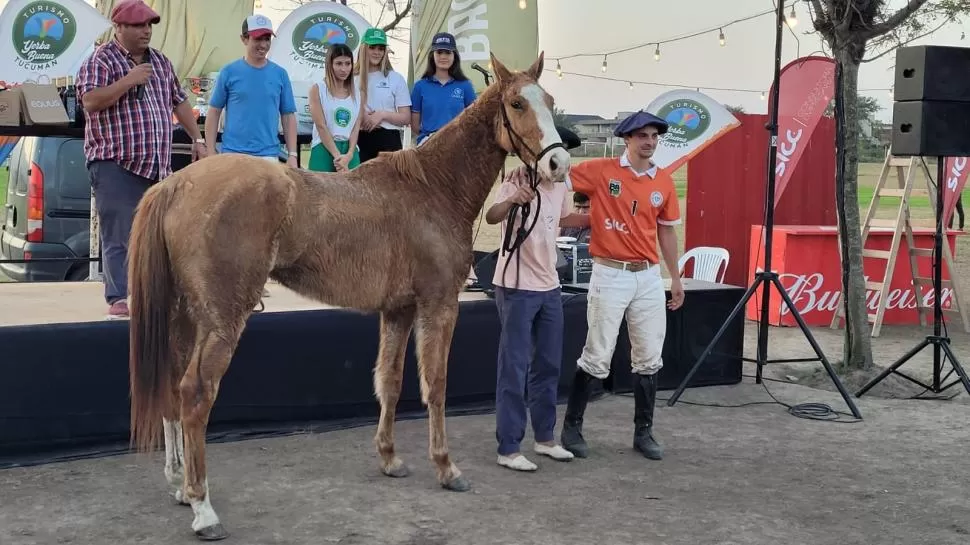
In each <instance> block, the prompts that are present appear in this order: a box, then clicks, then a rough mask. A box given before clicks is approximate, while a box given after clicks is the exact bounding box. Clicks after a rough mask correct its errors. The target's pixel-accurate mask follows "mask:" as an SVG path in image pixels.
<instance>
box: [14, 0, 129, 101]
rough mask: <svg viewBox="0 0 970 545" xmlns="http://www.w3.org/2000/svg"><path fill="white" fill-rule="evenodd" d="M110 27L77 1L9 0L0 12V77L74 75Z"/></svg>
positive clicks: (21, 80)
mask: <svg viewBox="0 0 970 545" xmlns="http://www.w3.org/2000/svg"><path fill="white" fill-rule="evenodd" d="M110 26H111V22H110V21H108V19H106V18H105V17H104V16H103V15H102V14H101V13H100V12H99V11H98V10H96V9H95V8H94V7H92V6H91V5H89V4H88V3H86V2H84V1H83V0H52V1H47V0H10V1H9V2H7V5H6V6H5V7H4V9H3V12H2V13H0V30H2V31H0V36H3V40H0V74H2V76H0V79H3V80H4V81H6V82H7V83H24V82H37V83H48V82H50V81H52V80H53V79H54V78H58V77H63V76H76V75H77V70H78V68H80V65H81V63H82V62H84V59H86V58H87V57H88V56H89V55H90V54H91V52H92V51H93V50H94V42H95V40H96V39H97V38H98V36H100V35H101V34H102V33H103V32H104V31H105V30H107V29H108V28H109V27H110Z"/></svg>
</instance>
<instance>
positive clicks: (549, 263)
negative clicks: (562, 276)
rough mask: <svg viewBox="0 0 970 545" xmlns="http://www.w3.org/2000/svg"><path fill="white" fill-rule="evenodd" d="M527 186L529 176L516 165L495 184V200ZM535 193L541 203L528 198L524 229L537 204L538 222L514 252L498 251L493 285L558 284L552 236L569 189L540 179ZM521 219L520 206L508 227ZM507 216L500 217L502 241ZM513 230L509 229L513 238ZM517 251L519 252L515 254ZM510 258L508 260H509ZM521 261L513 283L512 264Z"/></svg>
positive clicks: (565, 207) (547, 286) (538, 287)
mask: <svg viewBox="0 0 970 545" xmlns="http://www.w3.org/2000/svg"><path fill="white" fill-rule="evenodd" d="M520 185H522V186H528V185H529V177H528V174H527V173H526V169H525V166H520V167H518V168H516V169H515V170H513V171H511V172H509V173H508V174H507V175H506V176H505V181H503V182H502V185H501V186H500V187H499V190H498V195H496V196H495V202H496V203H499V202H503V201H505V200H506V199H508V198H509V197H511V196H512V195H513V194H514V193H515V191H516V189H518V188H519V186H520ZM537 192H538V193H539V195H540V196H541V199H542V202H541V203H538V199H532V205H531V207H532V210H531V212H530V214H529V217H528V218H527V219H526V224H525V227H526V229H528V228H529V226H530V225H532V220H533V218H534V217H535V214H536V208H539V206H538V204H541V208H540V209H539V221H537V222H536V225H535V228H534V229H533V230H532V232H531V233H529V236H528V237H527V238H526V239H525V241H524V242H523V243H522V246H521V247H520V248H519V249H518V250H516V251H515V253H514V254H511V255H510V254H508V253H506V254H505V255H502V251H501V250H500V251H499V257H498V262H497V263H496V266H495V275H494V277H493V278H492V283H493V284H495V285H496V286H502V287H506V288H513V289H515V288H518V289H523V290H530V291H549V290H553V289H556V288H558V287H560V284H559V274H558V273H557V272H556V260H557V256H558V252H557V250H556V237H558V236H559V220H560V219H562V218H563V217H564V216H568V215H569V214H570V209H569V205H568V203H567V200H566V195H567V194H568V193H569V190H568V189H567V188H566V184H564V183H551V182H545V181H543V182H540V183H539V187H538V190H537ZM521 221H522V209H521V208H520V209H519V212H518V213H517V214H516V217H515V223H514V225H513V226H512V228H513V229H514V230H518V228H519V225H520V222H521ZM507 222H508V218H506V219H505V220H502V223H501V226H502V234H501V236H502V239H501V240H502V241H503V243H504V241H505V229H506V225H507ZM514 239H515V237H514V231H513V240H514ZM519 254H521V255H519ZM510 258H511V259H510ZM507 261H511V262H510V263H509V268H508V270H507V271H506V270H505V263H506V262H507ZM519 263H521V265H522V270H521V272H520V273H519V278H518V285H516V277H515V273H516V267H517V266H518V264H519Z"/></svg>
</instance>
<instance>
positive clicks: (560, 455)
mask: <svg viewBox="0 0 970 545" xmlns="http://www.w3.org/2000/svg"><path fill="white" fill-rule="evenodd" d="M535 450H536V454H542V455H543V456H548V457H550V458H552V459H553V460H556V461H559V462H568V461H570V460H572V459H573V458H575V456H574V455H573V453H572V452H569V451H568V450H566V449H564V448H562V446H560V445H553V446H551V447H547V446H546V445H543V444H542V443H536V448H535Z"/></svg>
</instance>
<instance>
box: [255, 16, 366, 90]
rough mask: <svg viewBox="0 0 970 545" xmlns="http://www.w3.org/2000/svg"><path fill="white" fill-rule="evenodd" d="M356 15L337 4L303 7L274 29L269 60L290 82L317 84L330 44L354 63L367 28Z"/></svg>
mask: <svg viewBox="0 0 970 545" xmlns="http://www.w3.org/2000/svg"><path fill="white" fill-rule="evenodd" d="M370 26H371V25H370V23H368V22H367V20H366V19H364V18H363V17H362V16H361V15H360V14H359V13H357V12H356V11H354V10H353V9H351V8H348V7H347V6H345V5H343V4H340V3H338V2H330V1H319V2H310V3H308V4H303V5H302V6H300V7H299V8H297V9H295V10H293V11H292V12H290V14H289V15H287V16H286V19H283V22H282V23H280V26H279V28H278V29H276V39H275V40H273V48H272V50H271V51H270V58H271V59H272V60H273V62H275V63H277V64H279V65H280V66H282V67H283V68H285V69H286V71H287V72H288V73H289V74H290V79H291V80H294V81H299V80H305V81H320V80H322V79H323V74H324V60H325V59H326V57H327V51H329V49H330V45H331V44H345V45H347V46H348V47H350V49H351V51H353V52H354V60H356V56H357V50H358V48H359V47H360V43H361V41H360V40H361V37H362V36H363V35H364V31H365V30H367V29H368V28H370Z"/></svg>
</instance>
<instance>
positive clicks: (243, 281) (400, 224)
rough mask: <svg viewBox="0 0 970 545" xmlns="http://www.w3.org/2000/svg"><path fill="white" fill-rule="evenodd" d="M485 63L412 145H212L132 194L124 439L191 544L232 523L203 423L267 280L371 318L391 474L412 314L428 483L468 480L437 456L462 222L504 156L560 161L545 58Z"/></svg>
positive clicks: (565, 163) (456, 484)
mask: <svg viewBox="0 0 970 545" xmlns="http://www.w3.org/2000/svg"><path fill="white" fill-rule="evenodd" d="M492 64H493V66H494V70H495V76H496V79H495V82H494V83H493V84H492V85H491V86H489V87H488V88H487V89H486V90H485V91H484V92H483V93H482V94H481V96H480V97H479V98H478V99H477V100H476V101H475V102H474V103H473V104H472V105H470V106H469V107H468V108H467V109H466V110H465V111H464V112H462V113H461V114H460V115H459V116H458V117H457V118H456V119H454V120H453V121H452V122H451V123H449V124H448V125H446V126H445V127H443V128H442V129H441V130H440V131H438V132H437V133H436V134H434V135H433V136H432V137H431V138H430V139H429V140H427V141H426V142H425V143H424V144H423V145H422V146H421V147H420V148H411V149H405V150H401V151H397V152H394V153H382V154H381V155H380V156H379V157H377V158H375V159H373V160H371V161H368V162H366V163H364V164H362V165H360V166H359V167H358V168H356V169H355V170H353V171H350V172H344V173H334V174H323V173H313V172H307V171H303V170H298V169H293V168H289V167H287V166H285V165H283V164H281V163H276V164H274V163H268V162H266V161H263V160H261V159H256V158H252V157H247V156H243V155H234V154H225V155H222V154H220V155H214V156H212V157H208V158H206V159H203V160H201V161H198V162H195V163H193V164H191V165H189V166H188V167H186V168H184V169H182V170H180V171H178V172H176V173H174V174H173V175H172V176H170V177H168V178H167V179H165V180H164V181H162V182H161V183H159V184H157V185H155V186H153V187H152V188H151V189H149V190H148V192H147V193H146V194H145V196H144V197H143V199H142V200H141V202H140V203H139V205H138V209H137V211H136V213H135V220H134V225H133V226H132V230H131V240H130V245H129V248H130V250H129V251H130V252H131V253H130V258H129V279H130V280H129V282H130V286H131V288H130V289H131V298H130V300H131V304H130V305H131V319H130V331H131V334H130V335H131V338H130V347H131V348H130V350H131V353H130V380H131V385H130V386H131V438H132V444H134V445H137V447H138V448H139V450H142V451H146V450H151V449H153V448H154V447H155V445H156V444H157V441H158V437H159V436H160V435H163V436H164V440H165V476H166V478H167V480H168V482H169V484H170V485H172V486H174V487H175V496H176V499H177V500H178V501H179V502H180V503H183V504H185V503H187V504H189V505H191V506H192V510H193V512H194V515H195V518H194V520H193V522H192V529H193V530H194V531H195V533H196V536H197V537H199V538H200V539H203V540H214V539H222V538H224V537H226V536H227V535H228V534H227V532H226V530H225V528H224V526H223V525H222V524H221V523H220V521H219V517H218V516H217V515H216V512H215V510H213V508H212V504H211V502H210V495H209V487H208V481H207V479H206V457H205V448H206V445H205V433H206V427H207V423H208V419H209V413H210V410H211V408H212V405H213V403H214V402H215V400H216V395H217V393H218V391H219V382H220V380H221V379H222V377H223V375H224V374H225V373H226V371H227V369H228V367H229V362H230V360H231V359H232V356H233V352H234V351H235V349H236V346H237V343H238V341H239V337H240V335H241V334H242V331H243V328H244V327H245V325H246V321H247V319H248V318H249V316H250V315H251V313H252V311H253V309H254V308H255V306H256V305H257V303H258V302H259V300H260V295H261V293H262V288H263V285H264V283H265V282H266V280H267V278H273V279H275V280H277V281H279V283H280V284H282V285H284V286H286V287H288V288H290V289H292V290H293V291H295V292H297V293H299V294H301V295H304V296H306V297H309V298H312V299H315V300H317V301H321V302H323V303H325V304H329V305H333V306H338V307H345V308H354V309H359V310H361V311H372V312H379V313H380V349H379V352H378V356H377V362H376V369H375V373H374V390H375V395H376V397H377V399H378V401H379V402H380V406H381V416H380V422H379V424H378V426H377V434H376V436H375V439H374V441H375V444H376V447H377V452H378V454H379V455H380V466H381V470H382V471H383V473H384V474H386V475H388V476H391V477H404V476H406V475H407V474H408V472H409V471H408V468H407V466H405V464H404V462H403V461H402V460H401V459H400V458H399V457H398V456H397V455H396V454H395V451H394V418H395V410H396V406H397V402H398V398H399V396H400V392H401V381H402V374H403V368H404V356H405V349H406V347H407V341H408V338H409V336H410V334H411V330H412V326H414V330H415V334H416V347H417V348H416V352H417V357H418V368H419V374H420V384H421V399H422V402H423V404H424V405H425V406H426V407H427V410H428V427H429V435H430V437H429V453H430V457H431V459H432V460H433V463H434V466H435V468H436V470H437V479H438V482H439V483H440V484H441V486H443V487H444V488H446V489H449V490H455V491H465V490H468V489H469V488H470V486H469V484H468V481H467V480H466V479H465V478H464V477H463V476H462V474H461V472H460V471H459V470H458V467H457V466H456V465H455V464H454V463H453V462H452V461H451V459H450V457H449V455H448V442H447V438H446V435H445V383H446V378H447V362H448V356H449V350H450V347H451V340H452V333H453V330H454V327H455V320H456V318H457V315H458V297H459V293H460V292H461V291H462V289H463V286H464V283H465V280H466V277H467V275H468V271H469V269H470V268H471V261H472V255H473V252H472V227H473V224H474V221H475V218H476V217H477V216H478V214H479V212H480V210H481V208H482V206H483V205H484V203H485V199H486V198H487V197H488V194H489V192H490V190H491V189H492V187H493V186H494V184H495V181H496V178H497V176H498V174H499V172H500V171H501V169H502V167H503V165H504V163H505V158H506V157H507V155H508V154H509V153H514V154H516V155H518V156H519V157H520V158H521V159H522V160H524V161H526V162H527V163H528V164H530V165H533V166H534V168H535V169H536V170H537V171H538V173H539V174H540V175H542V176H546V177H547V178H549V179H552V180H555V181H559V182H561V181H563V180H564V179H565V175H566V172H567V171H568V169H569V154H568V153H567V152H566V150H565V148H564V147H563V145H562V142H561V140H560V136H559V134H558V132H557V130H556V127H555V125H554V123H553V114H552V112H553V104H552V98H551V97H550V96H549V95H548V94H547V93H546V92H545V91H544V90H543V89H542V87H540V86H539V84H538V79H539V76H540V74H541V73H542V65H543V56H542V55H540V56H539V58H538V59H537V60H536V62H535V63H534V64H533V65H532V66H531V67H530V68H529V69H528V70H527V71H525V72H512V71H510V70H509V69H508V68H506V67H505V66H504V65H503V64H502V63H501V62H499V61H498V59H496V58H494V57H493V58H492ZM392 264H393V266H391V265H392ZM271 366H272V363H271V362H267V372H268V373H272V372H273V370H272V367H271ZM335 372H339V370H337V371H335ZM183 441H184V450H183ZM183 452H184V454H183ZM183 464H184V475H183Z"/></svg>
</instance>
